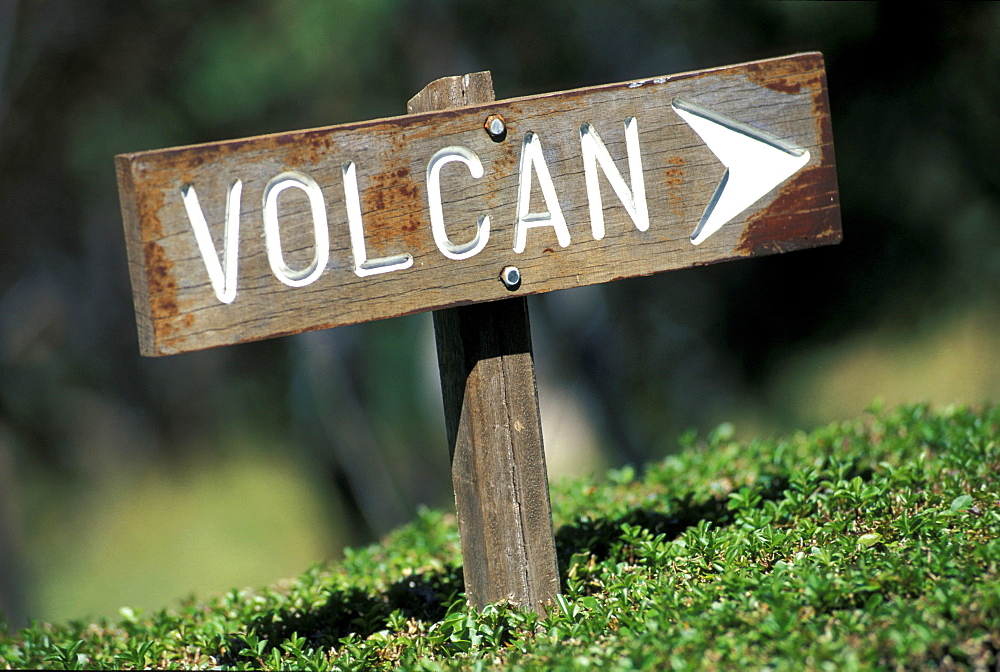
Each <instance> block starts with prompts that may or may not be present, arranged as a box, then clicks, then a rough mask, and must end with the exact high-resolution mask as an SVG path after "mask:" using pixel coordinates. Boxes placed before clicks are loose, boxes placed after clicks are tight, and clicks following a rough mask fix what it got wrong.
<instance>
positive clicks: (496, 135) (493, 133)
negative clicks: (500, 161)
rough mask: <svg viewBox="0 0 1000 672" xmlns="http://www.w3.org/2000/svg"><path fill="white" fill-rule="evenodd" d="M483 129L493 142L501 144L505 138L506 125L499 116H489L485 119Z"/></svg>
mask: <svg viewBox="0 0 1000 672" xmlns="http://www.w3.org/2000/svg"><path fill="white" fill-rule="evenodd" d="M483 128H485V129H486V133H487V134H489V136H490V138H491V139H492V140H493V142H501V141H503V139H504V138H506V137H507V123H506V122H505V121H504V120H503V117H502V116H500V115H499V114H491V115H490V116H488V117H486V122H485V123H484V124H483Z"/></svg>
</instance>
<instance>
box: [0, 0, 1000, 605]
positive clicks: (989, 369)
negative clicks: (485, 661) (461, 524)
mask: <svg viewBox="0 0 1000 672" xmlns="http://www.w3.org/2000/svg"><path fill="white" fill-rule="evenodd" d="M998 36H1000V4H976V5H963V4H958V3H948V4H944V3H942V4H928V5H925V4H920V3H895V4H892V5H889V4H885V5H883V4H868V3H864V4H854V3H804V2H803V3H781V4H770V3H766V4H762V3H739V4H735V3H734V4H729V3H722V2H704V3H693V2H685V3H673V2H652V1H649V0H618V1H617V2H596V1H588V0H573V1H570V0H547V1H546V2H537V1H534V2H526V1H524V0H507V1H506V2H503V3H484V2H471V1H470V0H438V1H435V0H308V1H306V0H303V1H295V2H293V1H292V0H284V1H281V0H240V1H236V0H215V1H212V2H190V1H182V0H87V1H86V2H78V1H77V0H0V612H2V613H4V614H5V615H6V618H7V620H8V622H9V623H10V624H12V625H17V624H22V623H24V622H26V620H27V619H31V618H42V619H67V618H75V617H85V616H92V615H112V616H113V615H115V614H116V613H117V612H118V609H119V608H121V607H123V606H126V605H127V606H130V607H137V608H145V609H152V608H159V607H163V606H169V605H172V604H175V603H176V601H177V600H178V599H179V598H182V597H185V596H187V595H189V594H192V593H193V594H196V595H199V596H207V595H210V594H212V593H219V592H223V591H226V590H228V589H230V588H232V587H244V586H259V585H263V584H266V583H272V582H274V581H277V580H279V579H281V578H283V577H288V576H292V575H295V574H297V573H299V572H301V571H303V570H304V569H305V568H306V567H307V566H308V565H310V564H312V563H314V562H318V561H322V560H325V559H335V558H337V557H338V555H339V553H340V549H341V548H342V547H343V546H344V545H345V544H359V543H365V542H367V541H370V540H373V539H377V538H378V537H379V535H381V534H384V533H385V532H386V531H387V530H389V529H391V528H392V527H393V526H395V525H397V524H399V523H401V522H404V521H407V520H410V519H412V518H413V517H414V516H415V512H416V510H417V508H418V507H419V506H421V505H427V506H433V507H450V506H452V504H451V501H452V499H451V498H452V494H451V484H450V480H449V473H448V459H447V446H446V444H445V439H444V424H443V417H442V410H441V402H440V391H439V389H438V377H437V369H436V362H435V358H434V346H433V335H432V331H431V327H430V319H429V316H428V315H418V316H413V317H410V318H403V319H396V320H390V321H386V322H377V323H371V324H367V325H361V326H357V327H344V328H340V329H334V330H330V331H326V332H314V333H311V334H305V335H302V336H296V337H290V338H283V339H277V340H273V341H267V342H261V343H254V344H248V345H243V346H237V347H231V348H224V349H220V350H214V351H208V352H201V353H193V354H187V355H180V356H176V357H168V358H162V359H157V360H146V359H141V358H140V357H139V354H138V347H137V344H136V336H135V325H134V318H133V313H132V301H131V290H130V287H129V285H128V275H127V270H126V261H125V251H124V241H123V235H122V230H121V217H120V213H119V206H118V198H117V187H116V183H115V171H114V165H113V156H114V155H115V154H116V153H120V152H126V151H138V150H144V149H156V148H161V147H168V146H172V145H179V144H190V143H196V142H203V141H212V140H222V139H227V138H233V137H240V136H246V135H253V134H259V133H267V132H277V131H285V130H294V129H299V128H308V127H313V126H323V125H329V124H335V123H340V122H348V121H357V120H363V119H369V118H375V117H381V116H392V115H396V114H400V113H402V112H403V111H405V104H406V100H407V99H408V98H409V97H410V96H412V95H413V94H414V93H416V92H417V91H418V90H419V89H421V88H422V87H423V86H424V85H425V84H426V83H428V82H430V81H431V80H433V79H435V78H437V77H440V76H444V75H453V74H462V73H465V72H471V71H476V70H483V69H489V70H491V71H492V73H493V78H494V82H495V88H496V93H497V97H498V98H507V97H512V96H518V95H528V94H534V93H543V92H547V91H556V90H561V89H566V88H573V87H580V86H588V85H595V84H602V83H607V82H614V81H621V80H626V79H635V78H642V77H651V76H657V75H664V74H670V73H674V72H681V71H684V70H692V69H699V68H704V67H711V66H717V65H725V64H730V63H738V62H741V61H746V60H753V59H758V58H765V57H770V56H778V55H783V54H788V53H793V52H795V51H804V50H820V51H822V52H823V53H824V54H825V56H826V62H827V72H828V81H829V87H830V100H831V106H832V114H833V127H834V140H835V151H836V158H837V163H838V174H839V180H840V189H841V201H842V209H843V228H844V236H845V238H844V243H843V244H842V245H840V246H837V247H832V248H823V249H820V250H812V251H805V252H798V253H795V254H789V255H781V256H777V257H768V258H764V259H760V260H749V261H740V262H735V263H730V264H722V265H719V266H713V267H707V268H699V269H693V270H688V271H680V272H675V273H668V274H663V275H659V276H654V277H650V278H638V279H632V280H626V281H620V282H617V283H611V284H608V285H602V286H597V287H587V288H581V289H577V290H569V291H564V292H556V293H553V294H549V295H544V296H539V297H532V299H531V300H530V301H529V303H530V309H531V311H532V313H531V314H532V326H533V334H534V343H535V357H536V366H537V369H538V375H539V383H540V395H541V405H542V414H543V423H544V430H545V440H546V450H547V454H548V460H549V467H550V475H551V476H552V477H553V478H559V477H562V476H565V475H568V474H578V473H588V472H594V471H597V470H600V469H602V468H604V467H607V466H620V465H623V464H626V463H633V464H641V463H642V462H644V461H647V460H650V459H655V458H658V457H661V456H663V455H664V454H666V453H668V452H670V451H672V450H675V449H676V445H677V440H676V439H677V436H678V435H679V434H681V433H682V432H683V431H685V430H687V429H689V428H696V429H699V430H700V431H706V430H707V429H709V428H711V427H713V426H715V425H717V424H718V423H720V422H723V421H727V422H731V423H733V426H734V428H735V432H736V433H737V434H738V435H739V436H742V437H751V436H754V435H759V434H766V435H773V434H776V433H779V432H785V431H790V430H793V429H796V428H808V427H811V426H814V425H816V424H819V423H824V422H827V421H830V420H834V419H839V418H844V417H848V416H853V415H857V414H858V413H860V412H861V411H862V410H863V409H865V408H866V407H867V406H868V405H869V404H870V403H871V402H872V401H873V399H876V398H880V399H883V400H884V401H885V403H887V404H895V403H898V402H901V401H919V400H928V401H931V402H932V403H935V404H940V405H945V404H951V403H956V402H969V403H983V402H986V401H989V400H995V399H997V397H998V395H1000V335H998V333H1000V332H998V327H1000V319H998V306H1000V292H998V289H1000V216H998V215H1000V161H997V155H998V150H1000V142H998V140H997V138H998V132H1000V77H998V76H997V73H998V72H1000V39H998Z"/></svg>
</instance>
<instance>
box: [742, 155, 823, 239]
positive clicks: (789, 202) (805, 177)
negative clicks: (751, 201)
mask: <svg viewBox="0 0 1000 672" xmlns="http://www.w3.org/2000/svg"><path fill="white" fill-rule="evenodd" d="M831 185H832V187H833V189H831ZM774 213H783V214H774ZM840 240H841V231H840V211H839V207H838V200H837V195H836V171H835V170H834V168H833V167H832V166H816V167H813V168H809V169H806V170H805V171H803V172H802V173H800V174H799V175H798V176H797V177H796V178H794V179H793V180H792V181H791V182H790V183H788V185H787V186H785V187H784V188H783V189H781V191H780V192H779V194H778V197H777V198H775V199H774V202H773V203H771V205H770V206H769V207H767V208H765V209H763V210H761V211H760V212H758V213H757V214H756V215H754V216H753V217H751V218H750V220H749V221H748V222H747V224H746V228H745V229H744V230H743V233H742V234H741V235H740V240H739V242H738V243H737V245H736V250H735V251H736V252H737V253H738V254H742V255H748V256H756V255H762V254H773V253H777V252H791V251H792V250H798V249H802V248H805V247H816V246H818V245H831V244H834V243H838V242H840Z"/></svg>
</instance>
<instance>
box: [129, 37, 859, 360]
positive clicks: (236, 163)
mask: <svg viewBox="0 0 1000 672" xmlns="http://www.w3.org/2000/svg"><path fill="white" fill-rule="evenodd" d="M116 159H117V169H118V180H119V189H120V196H121V203H122V210H123V214H124V220H125V230H126V238H127V241H128V254H129V265H130V269H131V277H132V283H133V288H134V297H135V306H136V314H137V321H138V324H139V336H140V346H141V350H142V352H143V354H146V355H164V354H170V353H179V352H185V351H189V350H197V349H201V348H208V347H214V346H220V345H226V344H231V343H238V342H243V341H251V340H256V339H261V338H267V337H272V336H278V335H284V334H292V333H297V332H302V331H306V330H310V329H320V328H327V327H335V326H339V325H345V324H352V323H357V322H364V321H367V320H375V319H381V318H386V317H393V316H398V315H405V314H409V313H414V312H419V311H426V310H432V309H439V308H444V307H449V306H457V305H465V304H470V303H476V302H483V301H493V300H498V299H502V298H505V297H509V296H512V295H522V296H523V295H529V294H535V293H538V292H547V291H552V290H557V289H565V288H569V287H576V286H579V285H588V284H594V283H602V282H608V281H610V280H616V279H619V278H627V277H632V276H640V275H648V274H651V273H657V272H660V271H666V270H670V269H676V268H683V267H688V266H695V265H700V264H707V263H712V262H718V261H723V260H727V259H732V258H737V257H745V256H755V255H761V254H769V253H774V252H783V251H788V250H794V249H799V248H804V247H813V246H818V245H826V244H830V243H836V242H838V241H839V240H840V238H841V231H840V215H839V203H838V197H837V181H836V173H835V165H834V157H833V143H832V136H831V129H830V114H829V105H828V101H827V92H826V79H825V71H824V66H823V59H822V56H821V55H820V54H818V53H806V54H799V55H795V56H788V57H784V58H777V59H772V60H765V61H757V62H753V63H746V64H743V65H736V66H730V67H723V68H715V69H710V70H704V71H699V72H692V73H685V74H680V75H671V76H667V77H657V78H653V79H642V80H636V81H632V82H624V83H620V84H611V85H606V86H598V87H593V88H587V89H579V90H575V91H567V92H562V93H552V94H546V95H539V96H531V97H526V98H515V99H510V100H503V101H495V102H491V103H488V104H478V105H469V106H466V107H462V108H458V109H449V110H444V111H436V112H429V113H424V114H410V115H406V116H401V117H394V118H390V119H380V120H376V121H366V122H360V123H353V124H344V125H340V126H331V127H328V128H319V129H314V130H306V131H296V132H291V133H282V134H277V135H267V136H261V137H256V138H250V139H244V140H232V141H227V142H216V143H210V144H204V145H195V146H189V147H180V148H174V149H164V150H157V151H150V152H139V153H134V154H124V155H120V156H118V157H116Z"/></svg>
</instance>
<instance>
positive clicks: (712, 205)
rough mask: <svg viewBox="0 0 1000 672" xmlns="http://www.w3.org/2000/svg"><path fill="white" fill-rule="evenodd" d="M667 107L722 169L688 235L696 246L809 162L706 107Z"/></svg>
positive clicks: (804, 153)
mask: <svg viewBox="0 0 1000 672" xmlns="http://www.w3.org/2000/svg"><path fill="white" fill-rule="evenodd" d="M671 107H673V108H674V112H676V113H677V114H678V115H680V117H681V119H683V120H684V121H686V122H687V123H688V126H690V127H691V128H692V129H693V130H694V132H695V133H697V134H698V135H699V136H701V139H702V140H704V141H705V144H706V145H708V148H709V149H711V150H712V151H713V152H714V153H715V155H716V156H717V157H719V160H720V161H722V163H723V165H725V166H726V172H725V173H723V175H722V180H720V182H719V186H718V187H716V189H715V194H714V195H713V196H712V199H711V200H710V201H709V202H708V205H707V206H706V207H705V213H704V214H703V215H702V216H701V221H700V222H698V226H696V227H695V229H694V233H692V234H691V242H692V243H693V244H695V245H698V244H700V243H702V242H704V241H705V239H706V238H708V237H709V236H711V235H712V234H713V233H715V232H716V231H718V230H719V229H721V228H722V227H723V225H725V224H726V222H728V221H729V220H731V219H733V218H734V217H736V216H737V215H739V214H740V213H741V212H743V211H744V210H746V209H747V208H749V207H750V206H751V205H753V204H754V203H756V202H757V201H759V200H760V199H761V198H762V197H763V196H764V195H765V194H767V193H768V192H769V191H771V190H772V189H774V188H775V187H776V186H778V185H779V184H781V183H782V182H784V181H785V180H787V179H788V178H789V177H791V176H792V175H794V174H795V173H797V172H798V171H799V170H800V169H801V168H802V167H803V166H804V165H806V164H807V163H808V162H809V152H808V150H806V149H803V148H802V147H799V146H797V145H793V144H792V143H790V142H786V141H784V140H782V139H781V138H778V137H776V136H774V135H771V134H770V133H768V132H767V131H762V130H760V129H759V128H754V127H753V126H749V125H747V124H743V123H740V122H738V121H735V120H733V119H730V118H729V117H727V116H725V115H722V114H719V113H718V112H714V111H712V110H710V109H708V108H707V107H702V106H701V105H697V104H695V103H692V102H690V101H687V100H684V99H682V98H675V99H674V102H673V103H672V104H671Z"/></svg>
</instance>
